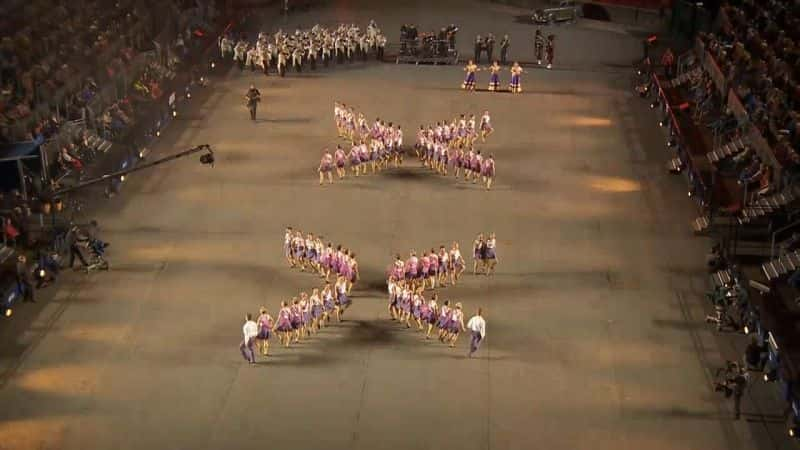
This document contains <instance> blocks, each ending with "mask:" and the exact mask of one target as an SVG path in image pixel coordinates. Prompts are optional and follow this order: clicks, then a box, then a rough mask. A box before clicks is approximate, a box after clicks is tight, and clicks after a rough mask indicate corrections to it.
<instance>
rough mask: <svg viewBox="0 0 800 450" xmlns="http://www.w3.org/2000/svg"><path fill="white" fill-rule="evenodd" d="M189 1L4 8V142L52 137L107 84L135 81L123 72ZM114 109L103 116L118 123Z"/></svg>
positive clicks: (0, 40)
mask: <svg viewBox="0 0 800 450" xmlns="http://www.w3.org/2000/svg"><path fill="white" fill-rule="evenodd" d="M182 3H183V2H181V1H180V0H178V4H176V3H175V2H160V1H157V0H119V1H118V3H117V4H115V5H113V6H111V5H109V4H108V3H107V2H101V1H100V0H83V1H80V2H56V3H55V4H54V3H52V2H44V1H34V2H31V3H30V4H26V5H24V6H23V5H21V6H18V9H20V11H2V12H3V14H0V17H2V19H0V25H2V26H0V29H2V30H6V32H5V35H3V34H0V142H16V141H21V140H34V139H36V138H40V139H46V138H48V137H50V136H51V135H53V134H54V133H55V132H56V131H57V130H58V128H59V126H60V125H61V124H62V123H63V122H64V121H65V120H74V119H79V118H81V117H82V111H83V108H84V107H85V106H87V105H89V104H90V103H92V101H93V100H94V99H95V97H96V96H97V95H98V91H99V90H100V88H102V87H105V86H109V85H111V86H116V87H119V88H124V86H125V83H126V82H127V83H131V82H132V81H134V80H132V79H126V78H125V77H123V76H122V74H126V75H129V74H128V73H127V70H128V69H129V66H130V64H131V62H132V61H133V60H134V59H135V58H136V56H137V55H138V54H139V53H140V52H141V51H143V50H147V49H151V48H152V46H153V43H152V40H153V38H154V37H155V34H156V33H158V32H160V31H161V30H163V29H164V27H165V26H167V25H168V21H169V20H175V19H174V18H175V16H176V15H177V14H173V13H175V12H180V10H181V8H182V7H183V6H184V5H183V4H182ZM175 25H176V27H177V23H176V24H175ZM110 115H111V116H112V117H111V120H110V121H109V120H107V119H108V117H103V120H105V121H107V122H113V121H114V117H113V116H114V115H115V111H113V110H112V111H110Z"/></svg>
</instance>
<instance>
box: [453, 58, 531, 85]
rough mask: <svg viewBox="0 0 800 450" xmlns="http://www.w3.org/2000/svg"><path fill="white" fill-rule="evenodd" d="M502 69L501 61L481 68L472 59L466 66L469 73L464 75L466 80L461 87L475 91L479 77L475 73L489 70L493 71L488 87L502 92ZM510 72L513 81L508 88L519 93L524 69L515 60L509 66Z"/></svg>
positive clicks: (465, 68)
mask: <svg viewBox="0 0 800 450" xmlns="http://www.w3.org/2000/svg"><path fill="white" fill-rule="evenodd" d="M502 69H503V67H502V66H500V63H499V62H497V61H494V62H493V63H492V65H491V66H489V67H487V68H486V69H481V68H480V67H478V65H477V64H475V63H474V62H472V60H471V59H470V60H469V61H468V62H467V65H466V66H465V67H464V71H465V72H467V74H466V76H465V77H464V82H463V83H461V88H462V89H464V90H466V91H472V92H474V91H475V85H476V79H477V77H476V75H475V74H476V73H477V72H480V71H482V70H487V71H490V72H491V75H490V76H489V86H488V88H487V89H488V90H489V91H491V92H500V91H501V89H500V72H501V71H502ZM509 72H511V81H510V82H509V84H508V90H509V92H511V93H512V94H519V93H520V92H522V73H523V72H524V70H522V66H520V65H519V63H518V62H514V64H512V65H511V67H510V68H509Z"/></svg>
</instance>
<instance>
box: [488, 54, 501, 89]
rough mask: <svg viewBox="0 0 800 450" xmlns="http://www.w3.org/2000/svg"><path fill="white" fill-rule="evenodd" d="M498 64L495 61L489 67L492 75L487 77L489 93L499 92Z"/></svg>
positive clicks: (499, 68)
mask: <svg viewBox="0 0 800 450" xmlns="http://www.w3.org/2000/svg"><path fill="white" fill-rule="evenodd" d="M501 69H502V68H501V67H500V64H498V63H497V61H495V62H494V63H492V65H491V66H489V70H490V71H491V72H492V75H491V76H490V77H489V91H491V92H497V91H499V90H500V70H501Z"/></svg>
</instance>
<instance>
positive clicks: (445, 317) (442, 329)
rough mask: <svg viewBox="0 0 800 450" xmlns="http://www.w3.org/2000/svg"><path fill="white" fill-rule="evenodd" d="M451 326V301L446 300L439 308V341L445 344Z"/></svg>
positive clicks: (437, 324) (437, 326)
mask: <svg viewBox="0 0 800 450" xmlns="http://www.w3.org/2000/svg"><path fill="white" fill-rule="evenodd" d="M449 326H450V300H445V301H444V303H443V304H442V306H441V307H440V308H439V316H438V319H437V321H436V328H438V329H439V340H440V341H442V342H444V337H445V333H446V332H447V330H448V327H449Z"/></svg>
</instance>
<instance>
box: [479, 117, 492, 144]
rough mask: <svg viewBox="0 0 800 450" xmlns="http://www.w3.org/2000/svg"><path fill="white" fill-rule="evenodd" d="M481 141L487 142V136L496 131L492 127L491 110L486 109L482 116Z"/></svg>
mask: <svg viewBox="0 0 800 450" xmlns="http://www.w3.org/2000/svg"><path fill="white" fill-rule="evenodd" d="M480 127H481V142H486V138H487V137H489V135H491V134H492V133H494V128H492V116H490V115H489V111H484V112H483V115H482V116H481V125H480Z"/></svg>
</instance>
